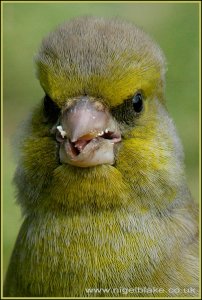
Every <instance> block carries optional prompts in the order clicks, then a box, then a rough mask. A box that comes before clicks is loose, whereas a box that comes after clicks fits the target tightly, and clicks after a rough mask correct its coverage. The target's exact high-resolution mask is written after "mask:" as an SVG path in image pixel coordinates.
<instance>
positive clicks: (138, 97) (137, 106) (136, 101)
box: [132, 92, 143, 113]
mask: <svg viewBox="0 0 202 300" xmlns="http://www.w3.org/2000/svg"><path fill="white" fill-rule="evenodd" d="M132 103H133V109H134V111H135V112H136V113H140V112H141V111H142V109H143V97H142V94H141V93H140V92H138V93H136V94H135V96H134V97H133V98H132Z"/></svg>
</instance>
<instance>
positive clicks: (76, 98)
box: [4, 16, 199, 297]
mask: <svg viewBox="0 0 202 300" xmlns="http://www.w3.org/2000/svg"><path fill="white" fill-rule="evenodd" d="M35 64H36V76H37V78H38V80H39V82H40V85H41V87H42V89H43V93H44V96H43V97H42V99H41V100H40V101H39V102H38V104H36V106H35V107H34V108H33V110H32V113H31V114H30V115H29V116H28V118H27V120H26V121H24V123H23V126H22V129H21V130H22V131H23V133H22V134H21V135H22V136H21V137H20V138H19V139H20V140H19V143H18V144H19V145H18V148H19V157H18V166H17V168H16V172H15V175H14V184H15V186H16V197H17V202H18V204H19V205H20V207H21V209H22V215H23V224H22V226H21V228H20V231H19V234H18V237H17V240H16V243H15V246H14V249H13V253H12V256H11V259H10V263H9V267H8V270H7V274H6V278H5V281H4V295H5V296H7V297H13V296H15V297H126V296H136V297H148V296H150V297H151V296H154V297H173V296H175V297H178V296H187V297H196V296H197V295H198V291H199V281H198V280H199V279H198V272H199V267H198V206H197V204H196V202H195V201H194V200H193V198H192V196H191V193H190V191H189V188H188V184H187V181H186V175H185V166H184V152H183V147H182V144H181V141H180V138H179V136H178V133H177V130H176V127H175V124H174V122H173V120H172V118H171V117H170V115H169V112H168V109H167V106H166V103H167V102H166V99H165V81H166V79H165V76H166V71H167V62H166V58H165V55H164V54H163V51H162V50H161V48H160V46H159V45H158V44H157V43H156V41H154V40H153V38H152V37H150V35H149V34H147V33H145V32H144V30H143V29H142V28H139V27H138V26H136V25H135V24H133V23H132V22H128V21H126V20H122V19H119V18H111V19H110V18H109V19H107V18H103V17H94V16H81V17H77V18H73V19H72V20H69V21H66V22H64V23H63V24H61V25H59V26H58V27H56V29H54V30H53V31H52V32H51V33H49V34H48V36H46V37H45V38H43V40H42V43H41V46H40V47H39V50H38V53H37V54H36V55H35ZM176 84H177V83H176ZM176 101H178V100H177V99H176Z"/></svg>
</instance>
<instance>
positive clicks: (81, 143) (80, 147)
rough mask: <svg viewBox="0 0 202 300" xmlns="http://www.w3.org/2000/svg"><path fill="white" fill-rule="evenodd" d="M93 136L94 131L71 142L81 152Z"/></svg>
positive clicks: (94, 134) (94, 135)
mask: <svg viewBox="0 0 202 300" xmlns="http://www.w3.org/2000/svg"><path fill="white" fill-rule="evenodd" d="M95 137H96V133H88V134H85V135H83V136H82V137H80V138H79V139H78V140H77V141H76V142H74V143H72V144H73V145H74V147H75V148H77V149H78V150H79V151H80V152H81V151H82V150H83V149H84V148H85V146H86V145H87V144H88V143H89V142H90V141H91V140H92V139H93V138H95Z"/></svg>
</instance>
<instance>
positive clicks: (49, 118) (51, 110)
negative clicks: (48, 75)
mask: <svg viewBox="0 0 202 300" xmlns="http://www.w3.org/2000/svg"><path fill="white" fill-rule="evenodd" d="M43 105H44V106H43V113H44V117H45V122H46V123H49V122H50V123H55V122H56V121H57V119H58V116H59V113H60V108H59V107H58V106H57V104H56V103H55V102H54V101H53V100H52V99H51V98H50V97H49V96H48V95H45V97H44V103H43Z"/></svg>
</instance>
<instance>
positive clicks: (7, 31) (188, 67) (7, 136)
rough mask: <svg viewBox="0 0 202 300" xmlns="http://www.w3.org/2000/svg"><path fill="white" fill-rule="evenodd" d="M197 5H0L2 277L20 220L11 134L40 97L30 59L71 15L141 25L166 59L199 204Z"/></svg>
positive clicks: (171, 103) (170, 100) (169, 91)
mask: <svg viewBox="0 0 202 300" xmlns="http://www.w3.org/2000/svg"><path fill="white" fill-rule="evenodd" d="M198 6H199V5H198V4H197V3H148V4H144V3H142V4H141V3H139V4H138V3H4V4H3V56H4V65H3V72H4V74H3V75H4V86H3V87H4V94H3V95H4V100H3V119H4V132H3V134H4V137H3V138H4V140H3V141H4V149H3V173H4V174H3V196H4V202H3V225H4V226H3V239H4V248H3V250H4V252H3V253H4V265H3V271H4V273H5V270H6V269H7V265H8V261H9V257H10V254H11V251H12V248H13V245H14V242H15V239H16V235H17V232H18V230H19V226H20V224H21V222H22V218H21V214H20V209H19V207H18V206H17V205H16V204H15V189H14V187H13V185H12V177H13V173H14V170H15V167H16V162H15V159H14V157H15V147H13V146H12V141H13V139H14V137H13V136H14V133H15V131H16V128H17V126H18V125H19V123H20V122H21V121H22V120H24V119H25V118H26V117H27V114H28V113H29V112H30V110H31V108H32V107H33V106H34V105H35V104H36V103H37V102H38V101H40V99H41V98H42V96H43V91H42V89H41V87H40V85H39V83H38V81H37V80H36V78H35V70H34V63H33V56H34V54H35V53H36V52H37V49H38V47H39V45H40V41H41V39H42V38H43V37H44V36H45V35H46V34H47V33H48V32H49V31H51V30H52V29H54V27H55V26H56V25H58V24H60V23H62V22H63V21H65V20H69V19H71V18H73V17H75V16H79V15H94V16H104V17H106V18H110V17H112V16H118V17H121V18H123V19H126V20H129V21H132V22H134V23H135V24H137V25H139V26H141V27H142V28H143V29H144V30H145V31H147V32H148V33H150V34H151V36H152V37H153V38H154V39H155V40H156V41H157V42H158V43H159V44H160V46H161V48H162V49H163V51H164V53H165V55H166V57H167V61H168V71H167V87H166V98H167V106H168V110H169V111H170V114H171V116H172V117H173V119H174V120H175V123H176V126H177V129H178V132H179V135H180V137H181V139H182V143H183V146H184V150H185V164H186V173H187V179H188V183H189V186H190V189H191V192H192V195H193V197H194V199H195V200H196V201H198V130H199V125H198V122H199V100H198V99H199V95H198V90H199V88H198V64H199V62H198V57H199V50H198V31H199V25H198V21H199V20H198V15H199V7H198Z"/></svg>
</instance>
